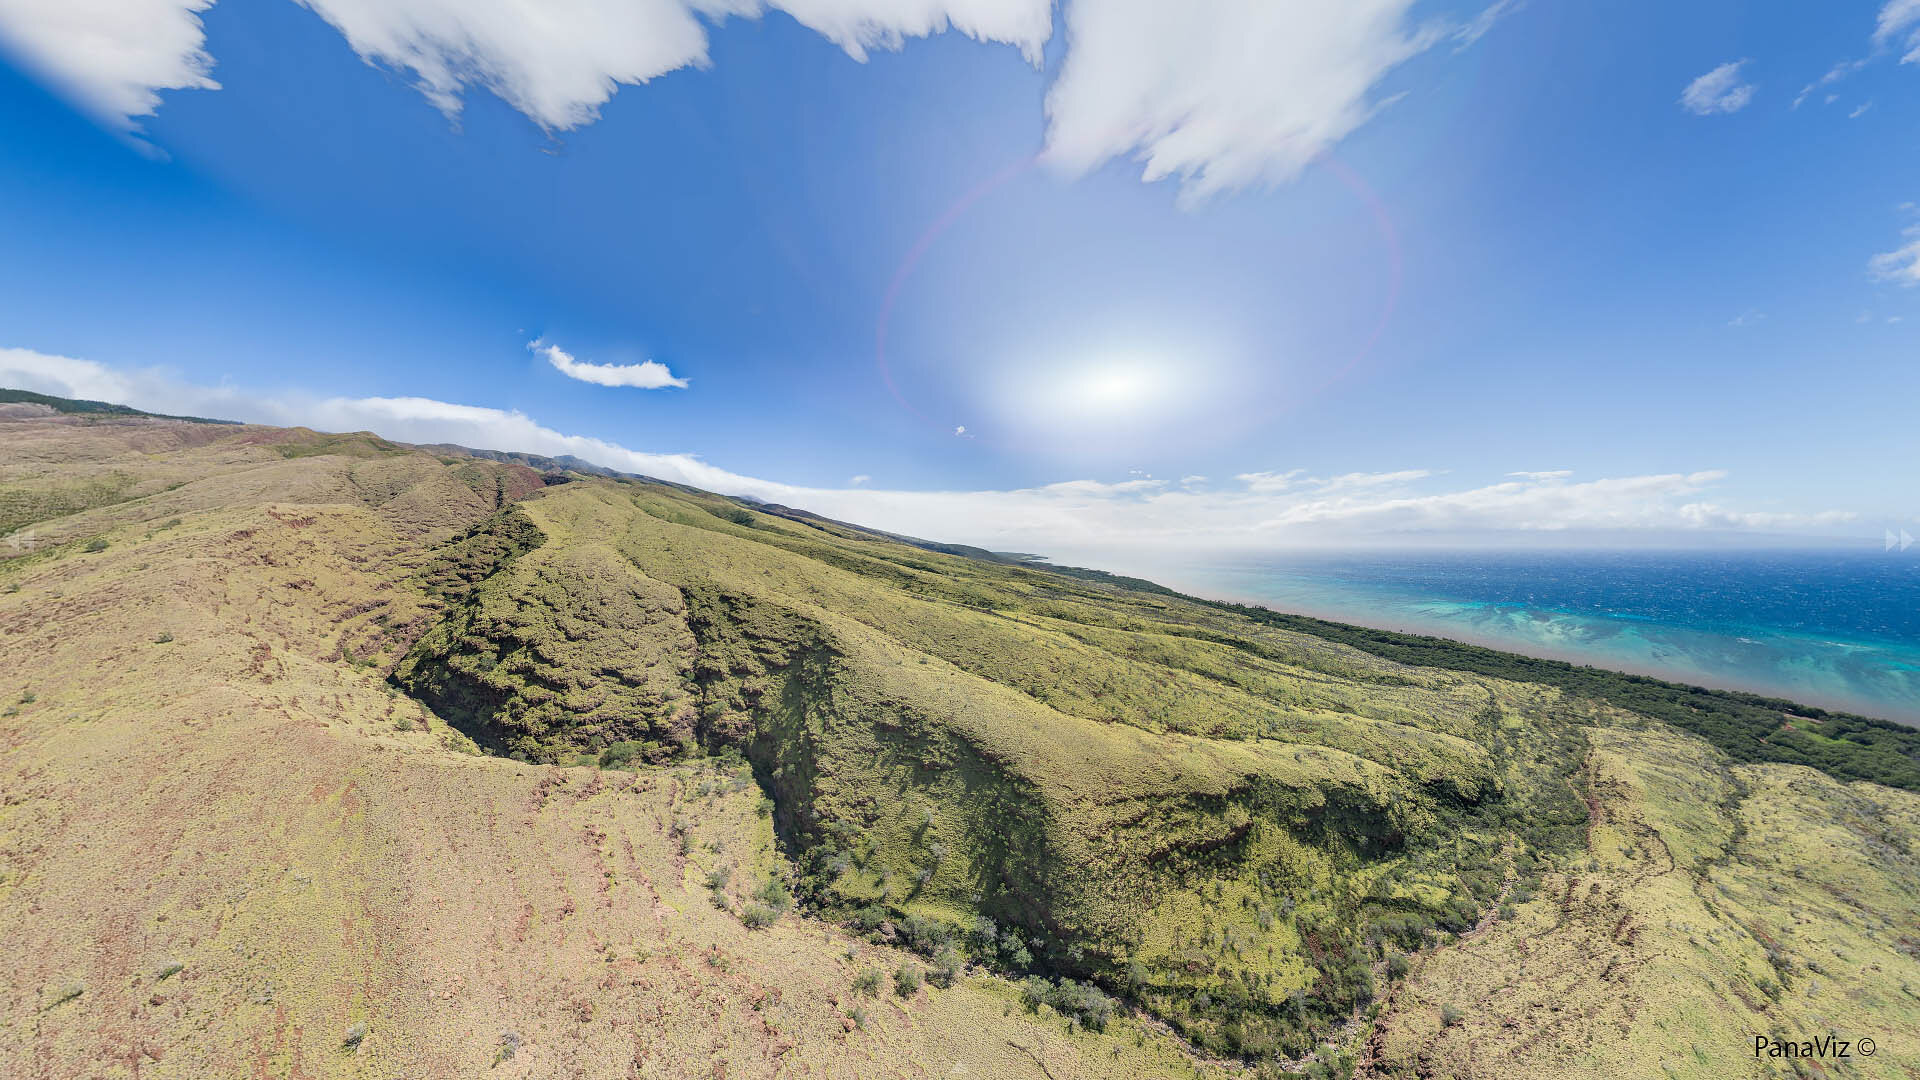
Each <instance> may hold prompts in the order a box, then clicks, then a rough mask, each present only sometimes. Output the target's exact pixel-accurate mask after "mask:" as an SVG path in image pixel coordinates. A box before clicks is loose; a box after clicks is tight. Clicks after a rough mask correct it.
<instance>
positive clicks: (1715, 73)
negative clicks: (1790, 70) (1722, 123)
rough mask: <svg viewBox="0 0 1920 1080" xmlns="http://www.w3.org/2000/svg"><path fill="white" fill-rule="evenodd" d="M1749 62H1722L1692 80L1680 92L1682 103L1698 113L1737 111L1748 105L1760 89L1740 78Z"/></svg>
mask: <svg viewBox="0 0 1920 1080" xmlns="http://www.w3.org/2000/svg"><path fill="white" fill-rule="evenodd" d="M1746 64H1747V61H1745V60H1735V61H1732V62H1730V63H1725V64H1721V65H1720V66H1719V67H1717V68H1714V69H1713V70H1712V71H1709V72H1707V73H1706V74H1705V75H1702V76H1700V77H1699V78H1697V79H1695V80H1693V81H1692V82H1690V83H1688V84H1687V88H1686V89H1685V90H1682V91H1681V92H1680V105H1681V107H1682V108H1684V109H1686V110H1687V111H1688V112H1690V113H1693V114H1694V115H1695V116H1712V115H1714V114H1715V113H1736V112H1739V111H1740V110H1741V109H1744V108H1746V107H1747V103H1748V102H1750V101H1752V100H1753V94H1754V91H1755V90H1756V89H1757V88H1756V87H1755V86H1754V85H1753V84H1752V83H1747V82H1741V81H1740V69H1741V68H1742V67H1745V66H1746Z"/></svg>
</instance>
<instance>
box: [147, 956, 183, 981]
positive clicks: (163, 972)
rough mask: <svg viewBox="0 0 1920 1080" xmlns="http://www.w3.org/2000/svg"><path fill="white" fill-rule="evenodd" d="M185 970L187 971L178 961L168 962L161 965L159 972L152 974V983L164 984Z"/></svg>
mask: <svg viewBox="0 0 1920 1080" xmlns="http://www.w3.org/2000/svg"><path fill="white" fill-rule="evenodd" d="M185 970H187V965H185V964H183V963H181V962H180V961H178V960H172V961H169V962H167V963H165V964H162V965H161V967H160V970H159V971H156V972H154V973H153V981H154V982H166V981H167V980H168V979H171V978H173V977H174V976H175V975H178V974H180V973H181V972H182V971H185Z"/></svg>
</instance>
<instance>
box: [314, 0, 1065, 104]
mask: <svg viewBox="0 0 1920 1080" xmlns="http://www.w3.org/2000/svg"><path fill="white" fill-rule="evenodd" d="M299 2H300V3H302V4H305V5H306V6H307V7H310V8H312V9H313V10H314V11H316V12H318V13H319V14H320V16H321V17H322V18H324V19H326V20H327V22H329V23H331V24H333V26H334V28H335V29H337V30H339V31H340V33H341V34H342V35H343V36H344V37H346V39H347V41H348V43H349V44H351V45H352V46H353V48H354V51H355V52H357V53H359V54H360V56H361V58H362V59H365V60H366V61H367V62H369V63H379V64H384V65H386V66H388V67H391V68H395V69H398V70H404V71H410V72H412V73H413V75H414V77H415V78H416V80H417V82H418V85H419V87H420V90H421V92H422V93H424V94H426V95H427V98H428V99H429V100H431V101H432V102H433V103H434V104H435V105H436V106H438V107H439V108H440V109H441V110H442V111H444V112H446V113H448V114H449V115H452V114H455V113H457V112H458V111H459V109H460V99H461V95H462V94H464V93H465V92H466V91H467V90H469V89H471V88H474V87H479V88H483V89H486V90H490V91H492V92H493V93H495V94H498V95H499V96H500V97H501V98H502V99H503V100H505V101H506V102H507V103H508V104H510V105H512V106H513V107H514V108H516V109H519V110H520V111H521V112H523V113H525V114H527V116H529V117H531V118H532V119H533V120H534V121H535V122H536V123H538V124H540V125H541V126H542V127H545V128H548V129H551V130H564V129H566V128H571V127H576V126H578V125H580V124H584V123H588V122H590V121H592V120H593V119H594V118H595V117H596V116H597V115H598V114H599V110H600V106H601V105H603V104H605V103H606V101H607V99H608V98H611V97H612V96H613V94H614V91H616V90H617V89H619V87H620V86H621V85H622V84H626V85H632V84H637V83H644V82H647V81H648V80H650V79H654V78H657V77H659V76H661V75H665V74H667V73H668V72H670V71H677V70H679V69H681V68H685V67H705V66H706V64H707V30H708V23H709V22H710V21H718V20H721V19H724V18H726V17H727V16H730V15H731V16H746V17H758V16H760V15H762V14H764V13H765V12H767V11H769V10H771V11H780V12H785V13H786V14H788V15H790V16H792V17H793V18H794V19H795V20H796V21H798V22H799V23H801V24H802V25H804V26H807V27H810V28H811V29H813V30H815V31H817V32H819V33H820V34H822V35H823V36H825V37H826V38H828V39H829V40H831V41H832V42H834V43H835V44H836V45H839V46H840V47H841V48H843V49H845V50H846V51H847V53H848V55H850V56H852V57H853V58H854V59H856V60H864V59H865V58H866V55H867V50H869V49H872V48H886V49H897V48H899V47H900V45H901V43H902V41H903V40H904V39H906V38H909V37H925V36H927V35H930V34H937V33H942V32H944V31H945V30H947V29H948V28H949V27H951V28H953V29H957V30H959V31H961V32H962V33H965V34H967V35H969V36H971V37H974V38H978V39H980V40H983V41H995V42H1003V43H1006V44H1010V45H1014V46H1016V47H1018V48H1019V49H1020V50H1021V52H1022V53H1023V54H1024V55H1026V56H1027V57H1028V58H1029V59H1030V60H1034V61H1035V62H1037V61H1038V59H1039V55H1040V48H1041V46H1042V45H1044V44H1045V43H1046V40H1047V38H1048V36H1049V35H1050V34H1051V32H1052V5H1051V4H1050V3H1049V0H767V2H762V0H299Z"/></svg>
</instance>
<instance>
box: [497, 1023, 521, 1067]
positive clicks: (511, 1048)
mask: <svg viewBox="0 0 1920 1080" xmlns="http://www.w3.org/2000/svg"><path fill="white" fill-rule="evenodd" d="M519 1052H520V1033H519V1032H517V1031H503V1032H501V1033H500V1049H499V1050H498V1051H497V1052H496V1053H495V1054H494V1055H493V1063H494V1064H495V1065H498V1064H500V1063H501V1062H503V1061H512V1060H513V1055H515V1054H517V1053H519Z"/></svg>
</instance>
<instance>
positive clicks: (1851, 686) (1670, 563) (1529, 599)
mask: <svg viewBox="0 0 1920 1080" xmlns="http://www.w3.org/2000/svg"><path fill="white" fill-rule="evenodd" d="M1182 583H1183V584H1184V585H1185V586H1187V587H1189V588H1191V589H1194V590H1196V591H1200V592H1203V593H1205V594H1207V595H1212V596H1220V597H1228V598H1233V599H1237V600H1244V601H1248V602H1252V603H1260V604H1265V605H1266V606H1268V607H1271V608H1274V609H1275V610H1281V611H1293V612H1299V613H1301V614H1306V615H1315V616H1319V617H1322V618H1328V619H1335V620H1340V621H1343V622H1352V623H1360V624H1362V625H1367V626H1374V627H1379V628H1382V629H1389V630H1405V631H1409V632H1414V633H1424V634H1434V635H1438V636H1442V637H1449V638H1454V639H1457V640H1462V641H1470V642H1474V643H1476V644H1482V645H1488V646H1491V647H1494V648H1500V649H1507V650H1511V651H1514V652H1521V653H1527V654H1529V655H1534V656H1545V657H1552V658H1555V659H1560V660H1568V661H1572V662H1575V663H1583V664H1592V665H1594V666H1596V667H1606V668H1614V669H1618V670H1623V671H1632V672H1637V673H1641V674H1646V675H1653V676H1657V677H1660V678H1663V679H1670V680H1673V681H1676V682H1683V683H1689V684H1694V685H1700V686H1713V687H1720V688H1726V689H1735V690H1748V691H1752V692H1755V693H1762V694H1770V695H1777V696H1780V697H1786V698H1791V699H1793V700H1795V701H1801V702H1806V703H1808V704H1812V705H1819V706H1823V707H1826V708H1832V709H1842V710H1847V711H1851V712H1858V713H1863V714H1866V715H1869V716H1880V717H1886V718H1888V719H1893V720H1900V721H1904V722H1907V723H1916V724H1920V549H1916V550H1915V551H1912V552H1907V553H1905V554H1902V553H1900V552H1897V551H1895V552H1885V553H1883V552H1880V551H1878V550H1874V551H1862V550H1821V551H1777V550H1775V551H1735V552H1724V551H1720V552H1699V551H1684V552H1683V551H1661V552H1647V551H1633V552H1623V551H1606V552H1591V551H1590V552H1565V551H1554V552H1537V551H1536V552H1519V551H1503V552H1484V551H1483V552H1472V553H1465V552H1460V553H1453V552H1449V553H1418V554H1409V553H1343V554H1314V555H1287V556H1284V557H1274V558H1272V559H1270V560H1264V561H1261V562H1238V563H1233V564H1227V565H1216V566H1210V567H1205V568H1195V569H1194V570H1193V571H1192V572H1191V573H1188V574H1186V575H1182Z"/></svg>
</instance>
